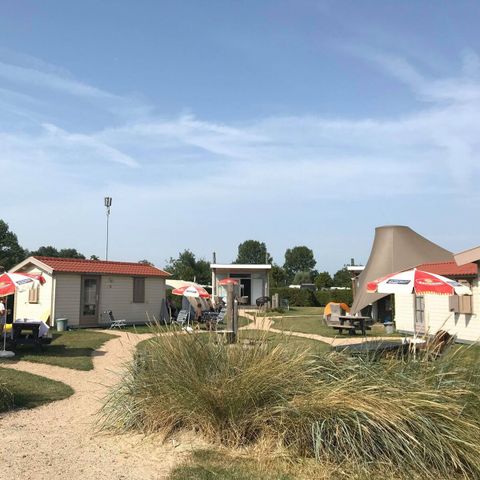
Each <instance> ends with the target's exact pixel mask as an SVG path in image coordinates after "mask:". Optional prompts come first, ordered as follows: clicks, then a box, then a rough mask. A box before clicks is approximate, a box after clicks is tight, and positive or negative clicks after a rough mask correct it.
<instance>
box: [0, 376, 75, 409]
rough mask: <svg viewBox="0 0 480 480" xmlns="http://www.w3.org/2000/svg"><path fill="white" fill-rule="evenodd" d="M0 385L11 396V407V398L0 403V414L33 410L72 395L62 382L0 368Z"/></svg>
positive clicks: (70, 390)
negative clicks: (13, 409) (14, 409)
mask: <svg viewBox="0 0 480 480" xmlns="http://www.w3.org/2000/svg"><path fill="white" fill-rule="evenodd" d="M0 385H2V386H4V387H6V389H7V390H8V392H9V393H10V394H11V395H12V396H13V405H12V404H11V403H10V400H11V398H9V401H8V402H7V403H5V402H1V401H0V412H1V411H5V410H7V409H10V408H34V407H38V406H39V405H42V404H44V403H48V402H54V401H55V400H62V399H64V398H67V397H69V396H70V395H72V394H73V390H72V388H70V387H69V386H68V385H65V384H64V383H62V382H56V381H54V380H50V379H48V378H45V377H40V376H38V375H33V374H31V373H27V372H20V371H18V370H10V369H8V368H0ZM9 397H10V395H9ZM0 400H1V399H0Z"/></svg>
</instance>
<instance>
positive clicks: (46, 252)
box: [30, 245, 85, 259]
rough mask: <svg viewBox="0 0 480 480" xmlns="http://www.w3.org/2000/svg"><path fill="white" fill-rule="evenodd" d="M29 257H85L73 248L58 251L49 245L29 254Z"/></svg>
mask: <svg viewBox="0 0 480 480" xmlns="http://www.w3.org/2000/svg"><path fill="white" fill-rule="evenodd" d="M30 255H32V256H35V257H60V258H81V259H84V258H85V255H83V254H81V253H80V252H78V251H77V249H75V248H62V249H61V250H58V249H56V248H55V247H52V246H51V245H48V246H41V247H40V248H38V249H37V250H35V251H33V252H30Z"/></svg>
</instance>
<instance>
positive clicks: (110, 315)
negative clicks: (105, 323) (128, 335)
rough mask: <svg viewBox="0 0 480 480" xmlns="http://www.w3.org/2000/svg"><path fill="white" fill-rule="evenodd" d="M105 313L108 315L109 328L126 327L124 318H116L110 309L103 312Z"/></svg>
mask: <svg viewBox="0 0 480 480" xmlns="http://www.w3.org/2000/svg"><path fill="white" fill-rule="evenodd" d="M103 313H104V314H105V315H107V316H108V319H109V320H110V328H123V327H126V326H127V324H126V322H127V321H126V320H125V319H122V320H116V319H115V317H114V316H113V312H112V311H111V310H107V311H106V312H103Z"/></svg>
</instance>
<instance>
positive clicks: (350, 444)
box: [103, 334, 480, 479]
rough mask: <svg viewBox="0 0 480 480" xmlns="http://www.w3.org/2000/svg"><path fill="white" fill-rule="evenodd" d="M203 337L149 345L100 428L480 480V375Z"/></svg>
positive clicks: (460, 368) (473, 369) (443, 365)
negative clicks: (264, 446) (191, 436)
mask: <svg viewBox="0 0 480 480" xmlns="http://www.w3.org/2000/svg"><path fill="white" fill-rule="evenodd" d="M212 338H214V337H211V336H209V335H206V334H204V335H182V334H177V335H164V336H160V335H159V336H157V337H155V338H154V339H152V340H150V341H147V343H146V345H145V348H144V349H143V350H142V351H140V352H139V354H138V355H137V357H136V359H135V361H134V362H132V363H131V365H130V369H129V371H128V374H127V376H126V378H125V379H124V381H122V382H121V384H120V385H119V386H118V387H117V388H116V389H115V390H114V391H113V392H112V393H111V395H110V397H109V399H108V402H107V403H106V405H105V407H104V409H103V421H104V425H105V426H106V427H108V428H114V429H117V430H122V431H123V430H125V429H130V428H135V429H138V430H141V431H143V432H152V431H162V432H164V433H165V434H167V435H168V434H170V433H172V432H174V431H176V430H177V429H181V428H186V429H195V430H197V431H200V432H201V433H202V434H203V435H206V436H207V437H208V438H210V439H211V440H214V441H217V442H219V443H221V444H223V445H230V446H237V445H248V444H251V443H254V442H255V441H257V440H260V439H264V440H269V441H270V442H271V444H272V445H275V444H282V445H283V446H284V447H285V448H286V449H287V450H288V451H289V452H290V453H291V454H294V455H301V456H305V457H313V458H317V460H318V461H322V462H326V463H328V464H334V465H344V464H347V463H348V462H350V463H353V464H355V465H356V466H357V467H358V468H361V469H363V470H364V471H366V472H368V471H373V470H375V469H378V468H386V469H387V470H388V469H391V470H392V471H395V470H399V469H400V470H402V471H408V472H409V473H410V474H411V476H412V478H414V477H415V476H420V477H422V478H431V479H433V478H453V477H455V476H457V475H458V476H463V477H465V478H479V477H480V457H479V455H478V438H480V437H479V436H480V413H479V409H478V402H479V399H480V395H479V392H480V388H479V378H480V376H479V367H478V364H476V363H474V362H469V361H468V360H467V361H463V363H462V362H459V361H458V358H452V357H446V358H444V359H443V360H440V361H436V362H427V361H422V362H420V361H413V360H412V361H405V360H404V361H399V360H396V359H389V360H384V361H382V362H370V361H368V360H365V361H362V360H360V359H350V358H348V357H346V356H344V355H342V354H335V353H330V354H325V355H319V356H316V357H313V356H312V355H310V354H308V352H303V353H301V352H299V351H295V352H294V353H293V354H292V349H291V348H290V347H288V346H287V345H286V344H279V345H277V346H275V347H273V346H270V345H268V343H266V342H262V341H261V339H260V341H259V342H258V343H255V344H253V345H252V346H245V345H238V344H236V345H225V344H219V343H215V342H214V341H213V340H212ZM267 443H268V442H267Z"/></svg>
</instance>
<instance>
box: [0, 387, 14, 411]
mask: <svg viewBox="0 0 480 480" xmlns="http://www.w3.org/2000/svg"><path fill="white" fill-rule="evenodd" d="M11 408H13V395H12V393H11V392H10V390H8V388H7V386H6V385H5V384H3V383H0V412H3V411H5V410H10V409H11Z"/></svg>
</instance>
